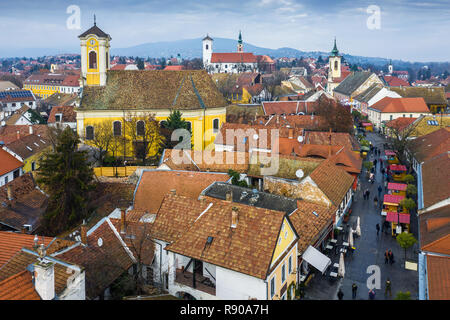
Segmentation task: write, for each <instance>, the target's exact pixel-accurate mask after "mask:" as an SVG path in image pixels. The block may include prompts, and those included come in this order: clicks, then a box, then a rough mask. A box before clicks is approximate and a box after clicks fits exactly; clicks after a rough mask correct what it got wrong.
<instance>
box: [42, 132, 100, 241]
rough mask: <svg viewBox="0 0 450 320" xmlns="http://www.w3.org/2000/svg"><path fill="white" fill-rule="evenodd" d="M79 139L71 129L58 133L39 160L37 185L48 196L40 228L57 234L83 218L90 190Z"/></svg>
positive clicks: (90, 174) (90, 180) (89, 172)
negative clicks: (52, 148)
mask: <svg viewBox="0 0 450 320" xmlns="http://www.w3.org/2000/svg"><path fill="white" fill-rule="evenodd" d="M79 143H80V140H79V138H78V135H77V134H76V133H75V132H73V131H72V129H71V128H69V127H66V128H65V129H64V130H62V131H61V130H60V131H59V132H58V134H57V136H56V146H55V149H54V151H53V152H50V153H48V154H47V155H46V156H45V157H44V158H43V159H42V160H41V161H40V167H39V169H38V176H39V178H38V179H37V182H38V183H40V184H42V185H43V188H44V189H45V191H46V192H47V194H48V195H49V201H48V207H47V211H46V212H45V214H44V219H43V223H42V225H43V228H44V230H45V232H46V233H47V234H48V235H56V234H59V233H61V232H63V231H65V230H67V229H69V228H71V227H73V226H74V225H76V224H77V223H79V222H80V221H81V220H82V219H83V218H86V217H87V202H88V192H89V191H90V190H92V188H93V177H94V176H93V174H94V172H93V170H92V168H91V167H90V166H89V163H88V156H87V151H80V150H78V144H79Z"/></svg>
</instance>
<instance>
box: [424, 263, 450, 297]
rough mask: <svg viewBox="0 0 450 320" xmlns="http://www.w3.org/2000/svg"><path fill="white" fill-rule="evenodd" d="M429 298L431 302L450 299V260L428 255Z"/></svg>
mask: <svg viewBox="0 0 450 320" xmlns="http://www.w3.org/2000/svg"><path fill="white" fill-rule="evenodd" d="M426 257H427V274H428V296H429V299H430V300H449V299H450V273H449V272H448V270H449V269H450V258H449V257H442V256H434V255H427V256H426Z"/></svg>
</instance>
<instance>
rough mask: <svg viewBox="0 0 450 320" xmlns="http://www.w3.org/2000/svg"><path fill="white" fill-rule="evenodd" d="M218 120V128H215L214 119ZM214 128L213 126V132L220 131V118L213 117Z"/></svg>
mask: <svg viewBox="0 0 450 320" xmlns="http://www.w3.org/2000/svg"><path fill="white" fill-rule="evenodd" d="M216 120H217V122H218V123H217V129H215V128H214V121H216ZM212 128H213V132H214V133H218V132H219V130H220V119H219V118H214V119H213V121H212Z"/></svg>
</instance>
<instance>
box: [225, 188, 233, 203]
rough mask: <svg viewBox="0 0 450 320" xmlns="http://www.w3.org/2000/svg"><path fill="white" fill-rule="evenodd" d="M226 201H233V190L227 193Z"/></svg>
mask: <svg viewBox="0 0 450 320" xmlns="http://www.w3.org/2000/svg"><path fill="white" fill-rule="evenodd" d="M225 201H228V202H233V192H231V191H230V192H227V193H226V195H225Z"/></svg>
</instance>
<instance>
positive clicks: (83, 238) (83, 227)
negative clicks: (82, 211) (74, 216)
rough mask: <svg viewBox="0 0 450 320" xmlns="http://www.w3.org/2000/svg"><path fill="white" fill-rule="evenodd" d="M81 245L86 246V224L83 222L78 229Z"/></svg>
mask: <svg viewBox="0 0 450 320" xmlns="http://www.w3.org/2000/svg"><path fill="white" fill-rule="evenodd" d="M80 235H81V243H83V244H85V245H87V226H86V222H85V221H84V220H83V224H82V225H81V227H80Z"/></svg>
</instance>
